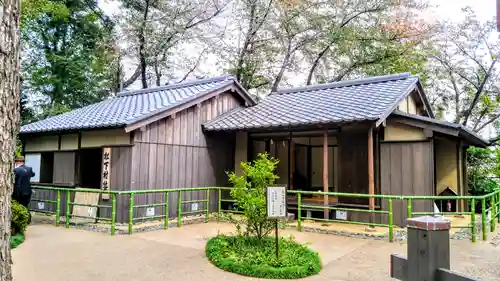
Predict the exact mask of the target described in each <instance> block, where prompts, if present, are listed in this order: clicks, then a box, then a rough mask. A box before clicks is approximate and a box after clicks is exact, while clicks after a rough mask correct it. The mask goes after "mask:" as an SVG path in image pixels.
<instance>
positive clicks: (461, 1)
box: [431, 0, 496, 20]
mask: <svg viewBox="0 0 500 281" xmlns="http://www.w3.org/2000/svg"><path fill="white" fill-rule="evenodd" d="M431 3H432V4H433V5H438V7H437V8H436V9H435V10H436V13H437V15H438V17H439V18H441V19H450V20H460V19H461V18H462V15H461V9H462V7H465V6H470V7H472V8H473V9H474V10H475V11H476V13H477V15H478V17H479V18H482V19H485V20H489V19H492V18H493V17H495V15H496V0H431Z"/></svg>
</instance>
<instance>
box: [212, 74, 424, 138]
mask: <svg viewBox="0 0 500 281" xmlns="http://www.w3.org/2000/svg"><path fill="white" fill-rule="evenodd" d="M418 81H419V79H418V77H415V76H411V75H410V74H409V73H402V74H396V75H387V76H378V77H371V78H366V79H358V80H351V81H342V82H336V83H329V84H320V85H314V86H307V87H302V88H292V89H286V90H281V91H278V92H275V93H272V94H271V95H269V96H268V97H266V98H265V99H264V100H263V101H261V102H260V103H258V104H257V105H255V106H252V107H248V108H243V109H237V110H233V111H231V112H228V113H227V114H224V115H221V116H219V117H218V118H216V119H214V120H211V121H209V122H207V123H205V124H204V125H203V126H204V129H205V130H207V131H222V130H246V129H258V128H277V127H291V126H297V125H309V124H325V123H345V122H353V121H367V120H373V121H377V120H379V119H384V118H385V117H387V116H388V115H389V114H390V113H391V112H392V111H393V110H394V109H395V108H396V106H397V105H398V104H399V102H400V101H402V100H403V99H404V98H405V97H406V95H408V94H409V93H410V92H411V91H412V90H413V89H415V87H416V85H417V83H419V82H418Z"/></svg>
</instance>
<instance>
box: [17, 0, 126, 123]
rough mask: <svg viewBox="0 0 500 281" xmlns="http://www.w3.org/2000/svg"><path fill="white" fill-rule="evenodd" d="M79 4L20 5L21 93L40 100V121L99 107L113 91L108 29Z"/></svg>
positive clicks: (43, 1)
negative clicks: (92, 104) (68, 111)
mask: <svg viewBox="0 0 500 281" xmlns="http://www.w3.org/2000/svg"><path fill="white" fill-rule="evenodd" d="M84 1H86V0H76V1H70V0H24V1H23V3H24V5H23V9H24V10H25V11H26V13H23V18H22V19H21V20H22V23H23V24H22V35H23V36H22V45H23V49H24V54H23V58H22V73H23V78H24V79H23V85H22V90H23V92H24V93H25V94H26V95H31V96H41V97H43V99H40V100H39V102H38V104H36V105H37V106H39V107H40V108H41V109H42V110H45V112H42V114H41V116H39V117H44V116H50V115H53V114H56V113H60V112H65V111H67V110H70V109H74V108H79V107H82V106H85V105H88V104H91V103H95V102H98V101H100V100H102V99H103V98H105V97H107V96H108V95H109V94H110V92H111V91H112V90H113V83H114V82H113V78H114V72H115V71H116V67H117V65H116V60H115V59H114V57H115V56H116V55H115V53H114V52H115V50H114V42H113V39H112V37H111V35H112V34H111V31H112V30H111V29H110V26H109V23H108V22H106V21H103V20H102V19H103V18H102V14H101V13H100V11H99V10H98V9H97V8H96V7H92V5H91V4H89V3H87V2H84ZM96 9H97V10H96Z"/></svg>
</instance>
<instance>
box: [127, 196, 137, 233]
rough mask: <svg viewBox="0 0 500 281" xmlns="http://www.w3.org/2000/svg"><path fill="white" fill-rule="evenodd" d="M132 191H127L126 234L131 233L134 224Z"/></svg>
mask: <svg viewBox="0 0 500 281" xmlns="http://www.w3.org/2000/svg"><path fill="white" fill-rule="evenodd" d="M134 195H135V194H134V193H133V192H132V193H129V196H130V197H129V206H128V234H132V226H133V224H134Z"/></svg>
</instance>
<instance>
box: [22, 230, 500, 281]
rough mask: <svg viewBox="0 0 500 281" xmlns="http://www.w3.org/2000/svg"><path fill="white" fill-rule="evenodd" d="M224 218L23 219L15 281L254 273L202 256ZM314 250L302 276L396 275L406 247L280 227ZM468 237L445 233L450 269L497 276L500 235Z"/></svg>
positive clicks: (185, 278)
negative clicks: (97, 225)
mask: <svg viewBox="0 0 500 281" xmlns="http://www.w3.org/2000/svg"><path fill="white" fill-rule="evenodd" d="M233 231H234V229H233V228H232V226H230V225H228V224H223V223H221V224H217V223H208V224H196V225H185V226H183V227H181V228H171V229H169V230H158V231H148V232H142V233H136V234H134V235H132V236H128V235H119V236H117V237H111V236H109V235H107V234H103V233H97V232H91V231H84V230H81V229H75V228H70V229H65V228H62V227H61V228H56V227H54V226H51V225H32V226H30V227H29V229H28V232H27V237H26V242H25V243H23V244H22V245H21V246H20V247H19V248H18V249H15V250H13V260H14V264H13V272H14V280H16V281H32V280H44V281H60V280H72V281H83V280H85V281H98V280H106V281H114V280H116V281H157V280H182V281H189V280H200V281H202V280H203V281H224V280H258V279H254V278H246V277H242V276H237V275H234V274H231V273H227V272H223V271H221V270H219V269H217V268H215V267H214V266H212V265H211V264H210V263H208V261H207V260H206V258H205V255H204V245H205V243H206V240H207V239H208V238H209V237H212V236H214V235H217V234H218V233H227V232H233ZM280 234H281V235H284V236H288V235H292V236H294V237H295V239H296V240H297V241H299V242H301V243H307V244H309V246H310V247H311V248H313V249H314V250H316V251H318V252H319V253H320V256H321V258H322V262H323V265H324V268H323V270H322V272H321V273H320V274H319V275H317V276H313V277H310V278H306V279H305V280H319V281H327V280H328V281H334V280H346V281H378V280H394V279H391V278H390V277H389V276H388V274H389V268H390V265H389V260H390V254H393V253H398V254H402V255H406V246H407V245H406V243H405V241H401V242H397V243H388V242H386V241H380V240H374V239H358V238H349V237H342V236H335V235H325V234H320V233H311V232H297V231H295V230H293V229H286V230H282V231H281V232H280ZM490 237H491V239H490V240H489V241H485V242H482V241H480V240H478V242H477V243H475V244H472V243H471V242H470V241H463V240H451V251H452V253H451V256H452V261H451V264H452V269H453V270H455V271H459V272H461V273H464V274H469V275H471V276H474V277H476V278H479V279H480V280H495V281H496V280H498V281H500V267H499V266H498V264H500V247H498V245H499V244H500V236H499V235H496V236H493V235H492V234H490Z"/></svg>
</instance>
